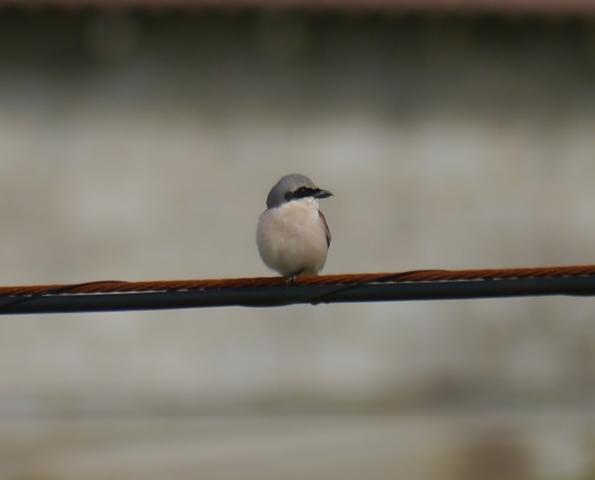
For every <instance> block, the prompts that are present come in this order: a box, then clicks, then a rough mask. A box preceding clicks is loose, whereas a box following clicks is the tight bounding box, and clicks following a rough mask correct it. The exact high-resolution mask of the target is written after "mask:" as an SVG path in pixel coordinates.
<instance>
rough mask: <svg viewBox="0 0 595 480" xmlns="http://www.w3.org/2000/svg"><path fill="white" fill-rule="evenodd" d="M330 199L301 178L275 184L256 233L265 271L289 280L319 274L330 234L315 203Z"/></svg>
mask: <svg viewBox="0 0 595 480" xmlns="http://www.w3.org/2000/svg"><path fill="white" fill-rule="evenodd" d="M331 195H332V193H331V192H329V191H327V190H322V189H320V188H318V187H317V186H316V185H314V183H313V182H312V180H310V179H309V178H308V177H306V176H304V175H298V174H293V175H286V176H284V177H282V178H281V180H279V181H278V182H277V183H276V184H275V186H274V187H273V188H272V189H271V191H270V192H269V195H268V196H267V204H266V205H267V209H266V210H265V211H264V212H263V213H262V214H261V215H260V219H259V220H258V227H257V229H256V244H257V245H258V252H259V253H260V257H261V258H262V260H263V262H264V263H265V264H266V266H267V267H269V268H270V269H272V270H276V271H277V272H279V273H280V274H281V275H283V276H284V277H289V278H294V277H296V276H298V275H316V274H317V273H318V272H319V271H320V270H322V267H323V266H324V262H325V261H326V254H327V252H328V248H329V246H330V244H331V233H330V231H329V228H328V225H327V223H326V219H325V218H324V215H323V214H322V212H321V211H320V210H318V200H319V199H321V198H327V197H330V196H331Z"/></svg>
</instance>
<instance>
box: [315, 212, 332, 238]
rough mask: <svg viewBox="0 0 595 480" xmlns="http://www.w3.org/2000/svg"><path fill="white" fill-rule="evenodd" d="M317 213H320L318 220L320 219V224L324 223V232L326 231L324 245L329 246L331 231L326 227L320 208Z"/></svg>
mask: <svg viewBox="0 0 595 480" xmlns="http://www.w3.org/2000/svg"><path fill="white" fill-rule="evenodd" d="M318 215H320V220H322V224H323V225H324V232H325V233H326V246H327V247H330V246H331V231H330V230H329V228H328V223H326V218H324V215H323V214H322V212H321V211H320V210H318Z"/></svg>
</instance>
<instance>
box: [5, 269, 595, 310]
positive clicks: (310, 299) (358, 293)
mask: <svg viewBox="0 0 595 480" xmlns="http://www.w3.org/2000/svg"><path fill="white" fill-rule="evenodd" d="M537 295H595V265H577V266H565V267H538V268H507V269H502V268H500V269H474V270H415V271H408V272H395V273H365V274H344V275H322V276H312V277H299V278H297V279H296V280H295V281H293V282H288V281H287V280H286V279H284V278H281V277H255V278H232V279H209V280H166V281H144V282H124V281H116V280H108V281H94V282H86V283H77V284H55V285H28V286H14V287H0V314H17V313H58V312H91V311H117V310H153V309H174V308H197V307H216V306H252V307H266V306H282V305H291V304H297V303H309V304H318V303H345V302H379V301H399V300H401V301H402V300H444V299H466V298H497V297H518V296H537Z"/></svg>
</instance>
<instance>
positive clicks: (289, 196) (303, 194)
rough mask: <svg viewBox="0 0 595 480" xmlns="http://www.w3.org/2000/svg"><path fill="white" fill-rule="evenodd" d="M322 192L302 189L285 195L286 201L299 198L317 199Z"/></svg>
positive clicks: (306, 188)
mask: <svg viewBox="0 0 595 480" xmlns="http://www.w3.org/2000/svg"><path fill="white" fill-rule="evenodd" d="M319 192H320V188H310V187H300V188H298V189H297V190H296V191H295V192H287V193H286V194H285V200H287V201H288V202H289V201H290V200H297V199H299V198H306V197H316V195H317V194H318V193H319Z"/></svg>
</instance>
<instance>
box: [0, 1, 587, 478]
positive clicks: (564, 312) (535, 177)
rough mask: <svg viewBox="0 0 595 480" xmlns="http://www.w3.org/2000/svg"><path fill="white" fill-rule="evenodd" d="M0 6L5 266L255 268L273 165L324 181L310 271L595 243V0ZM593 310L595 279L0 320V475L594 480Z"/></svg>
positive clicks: (519, 256)
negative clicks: (571, 288)
mask: <svg viewBox="0 0 595 480" xmlns="http://www.w3.org/2000/svg"><path fill="white" fill-rule="evenodd" d="M13 3H16V4H17V6H16V7H15V6H13V7H10V8H9V7H6V6H5V7H3V8H2V9H0V167H1V170H0V171H1V175H0V197H1V202H0V215H1V217H0V218H1V219H2V227H3V228H2V237H1V238H2V248H1V249H0V264H1V266H2V268H1V269H0V283H1V284H3V285H14V284H31V283H52V282H84V281H90V280H100V279H121V280H143V279H147V280H148V279H175V278H208V277H227V276H259V275H266V274H267V270H266V269H265V267H264V266H263V265H262V264H261V262H260V260H259V258H258V255H257V252H256V248H255V244H254V230H255V225H256V220H257V217H258V215H259V214H260V212H261V211H262V210H263V208H264V199H265V196H266V194H267V192H268V189H269V188H270V187H271V185H272V184H273V183H274V182H275V181H276V180H277V179H278V177H280V176H281V175H283V174H286V173H291V172H299V173H304V174H307V175H309V176H311V177H312V178H313V179H314V180H315V181H316V182H317V183H319V184H320V185H321V186H323V187H325V188H328V189H330V190H331V191H333V192H334V193H335V197H333V198H331V199H329V200H328V201H324V202H323V206H322V208H323V211H324V212H325V214H326V216H327V219H328V221H329V224H330V227H331V230H332V232H333V238H334V240H333V244H332V247H331V252H330V256H329V259H328V263H327V266H326V269H325V271H326V272H327V273H345V272H373V271H387V270H395V271H396V270H408V269H418V268H473V267H514V266H542V265H553V264H575V263H595V212H594V207H593V206H594V205H595V188H593V182H594V179H595V17H593V16H589V11H590V10H591V12H592V11H593V5H592V3H591V2H588V1H585V2H580V1H576V2H563V1H560V2H555V1H549V2H546V1H543V2H537V1H536V2H526V3H524V2H521V1H519V2H515V1H509V2H504V3H506V4H507V9H506V11H504V10H502V11H499V10H498V8H497V6H495V5H492V7H493V8H492V9H491V10H490V9H489V8H487V9H486V10H484V11H483V13H481V14H480V13H479V12H477V11H474V10H473V9H472V8H471V7H472V6H473V3H474V2H472V1H470V2H463V4H464V3H466V4H468V7H459V8H458V9H457V8H453V9H452V10H450V11H448V12H445V11H444V7H445V6H447V5H448V4H449V3H450V2H442V3H440V4H439V5H432V2H421V1H420V2H419V3H418V4H417V5H416V4H415V2H409V4H410V5H409V8H410V9H413V11H411V10H408V11H407V12H404V11H402V10H400V9H399V8H398V5H399V2H394V5H393V7H394V8H388V7H387V5H388V6H389V7H390V4H391V2H388V1H387V2H385V3H386V5H385V6H384V7H385V8H379V9H371V10H365V9H364V10H362V9H355V10H353V9H352V10H349V11H345V10H343V9H341V6H340V3H341V2H334V3H335V5H334V6H332V7H329V8H328V9H326V10H312V9H308V10H300V9H299V8H294V9H291V10H271V9H263V8H258V7H253V8H249V9H236V10H230V9H217V8H211V9H206V10H204V9H203V10H201V9H191V8H180V9H163V8H159V7H158V6H157V7H156V5H155V4H156V3H157V4H158V3H159V2H151V3H152V4H153V7H152V8H151V9H145V8H143V5H142V1H139V2H136V7H135V8H134V9H132V10H121V9H115V10H105V9H102V8H93V9H77V8H75V6H74V5H73V4H69V5H60V2H48V3H53V4H54V6H53V7H51V8H50V7H39V6H38V8H35V9H33V8H29V7H28V8H24V7H23V4H25V3H27V2H23V4H19V2H13ZM89 3H95V4H96V6H97V5H99V6H100V4H101V2H100V1H96V2H89ZM111 3H117V2H111ZM164 3H165V2H164ZM188 3H192V2H188ZM196 3H200V2H196ZM224 3H225V2H221V3H220V4H219V5H220V6H221V4H224ZM231 3H233V2H231ZM235 3H236V4H237V3H241V2H235ZM253 3H254V4H258V2H253ZM263 3H266V2H263ZM295 3H296V4H299V2H295ZM350 3H351V4H352V6H353V5H355V4H356V3H357V2H350ZM363 3H365V2H363ZM452 3H453V4H454V3H457V2H452ZM479 3H482V2H478V4H479ZM483 3H485V2H483ZM313 4H315V2H309V5H310V7H312V5H313ZM569 5H572V6H573V8H574V9H573V11H571V12H569V11H568V7H569ZM294 6H295V5H294ZM437 6H440V8H441V9H442V10H441V13H440V15H438V14H437V13H436V11H435V9H434V8H435V7H437ZM485 6H486V5H485V4H484V7H485ZM517 7H518V10H517V9H516V8H517ZM541 7H543V8H541ZM562 14H563V15H562ZM594 322H595V303H594V302H593V300H592V299H590V298H537V299H535V298H529V299H514V300H510V299H502V300H475V301H450V302H415V303H384V304H359V305H357V304H354V305H343V306H339V305H333V306H317V307H305V306H300V307H289V308H276V309H241V308H229V309H204V310H190V311H164V312H158V313H149V312H129V313H106V314H86V315H74V314H73V315H52V316H43V315H37V316H9V317H6V316H1V317H0V477H1V478H2V479H6V480H23V479H41V480H46V479H47V480H58V479H59V480H74V479H77V480H78V479H81V478H84V479H86V480H94V479H106V478H109V479H113V480H120V479H122V480H124V479H126V480H131V479H143V480H152V479H162V478H172V477H175V478H177V479H191V478H192V479H194V478H208V479H213V478H215V479H236V478H238V479H239V478H242V479H251V478H253V479H265V480H266V479H279V478H283V479H306V478H307V479H312V478H328V479H333V478H337V479H339V478H340V479H361V478H366V479H388V478H391V479H393V478H403V479H428V480H433V479H436V480H438V479H440V480H448V479H453V480H454V479H462V480H466V479H474V480H475V479H478V478H482V479H524V480H526V479H556V480H559V479H572V480H585V479H591V478H595V460H594V458H595V456H594V455H593V453H594V452H595V411H594V409H593V407H594V406H595V403H594V402H595V323H594Z"/></svg>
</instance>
